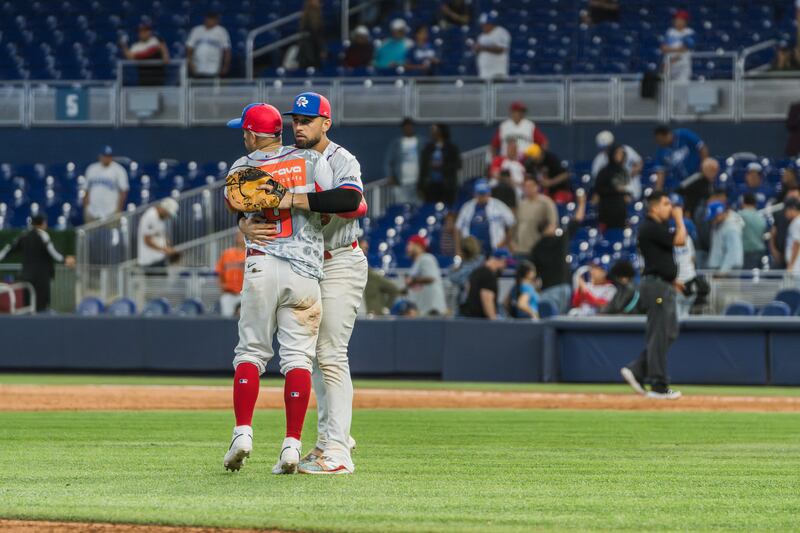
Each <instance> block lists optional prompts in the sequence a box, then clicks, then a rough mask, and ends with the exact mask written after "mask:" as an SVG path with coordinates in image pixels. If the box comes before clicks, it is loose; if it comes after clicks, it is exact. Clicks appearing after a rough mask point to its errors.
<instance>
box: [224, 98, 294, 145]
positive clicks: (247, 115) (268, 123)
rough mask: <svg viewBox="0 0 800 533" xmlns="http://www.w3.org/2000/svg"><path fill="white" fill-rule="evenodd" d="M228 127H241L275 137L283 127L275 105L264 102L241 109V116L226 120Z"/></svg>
mask: <svg viewBox="0 0 800 533" xmlns="http://www.w3.org/2000/svg"><path fill="white" fill-rule="evenodd" d="M228 127H229V128H242V129H243V130H249V131H252V132H254V133H268V134H270V135H274V136H276V137H277V136H279V135H280V134H281V130H282V129H283V118H282V117H281V112H280V111H278V109H277V108H276V107H275V106H271V105H269V104H264V103H257V104H250V105H248V106H247V107H245V108H244V111H242V118H235V119H233V120H229V121H228Z"/></svg>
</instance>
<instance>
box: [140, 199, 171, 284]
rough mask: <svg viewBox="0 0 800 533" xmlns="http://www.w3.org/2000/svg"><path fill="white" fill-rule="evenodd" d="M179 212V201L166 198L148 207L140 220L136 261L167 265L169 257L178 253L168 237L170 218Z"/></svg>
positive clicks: (148, 265) (157, 265)
mask: <svg viewBox="0 0 800 533" xmlns="http://www.w3.org/2000/svg"><path fill="white" fill-rule="evenodd" d="M177 214H178V202H176V201H175V200H174V199H172V198H164V199H163V200H161V201H160V202H159V203H158V204H157V205H154V206H152V207H150V208H149V209H147V210H146V211H145V212H144V214H142V218H141V219H140V220H139V231H138V232H137V244H138V246H137V250H138V254H137V256H136V263H137V264H138V265H139V266H142V267H162V268H163V267H166V266H167V259H169V258H170V257H172V256H174V255H175V254H176V252H175V249H174V248H172V247H171V246H170V245H169V240H168V239H167V224H166V220H167V219H168V218H175V216H176V215H177Z"/></svg>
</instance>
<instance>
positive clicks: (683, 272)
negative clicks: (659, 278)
mask: <svg viewBox="0 0 800 533" xmlns="http://www.w3.org/2000/svg"><path fill="white" fill-rule="evenodd" d="M669 199H670V201H671V202H672V205H673V206H676V207H681V208H683V207H684V200H683V198H682V197H681V196H680V195H678V194H670V195H669ZM683 224H684V227H685V228H686V238H685V240H684V243H683V244H680V245H678V244H673V247H672V248H673V250H672V255H673V258H674V259H675V265H676V266H677V267H678V275H677V276H676V277H675V281H674V283H673V286H674V288H675V302H676V305H677V308H678V318H683V317H685V316H689V313H690V311H691V309H692V306H693V305H694V302H695V298H696V296H697V295H696V290H695V289H696V285H697V283H698V282H697V254H696V252H695V248H694V239H695V238H696V236H697V228H695V227H694V222H692V219H690V218H685V219H684V220H683ZM669 227H670V230H672V231H673V232H674V231H675V230H676V222H675V220H674V219H670V220H669Z"/></svg>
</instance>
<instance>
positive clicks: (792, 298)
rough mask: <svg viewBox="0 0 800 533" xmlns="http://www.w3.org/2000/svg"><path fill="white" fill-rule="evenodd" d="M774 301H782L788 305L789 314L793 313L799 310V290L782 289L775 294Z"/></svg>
mask: <svg viewBox="0 0 800 533" xmlns="http://www.w3.org/2000/svg"><path fill="white" fill-rule="evenodd" d="M774 301H776V302H784V303H785V304H786V305H788V306H789V310H790V311H791V312H790V314H792V315H794V314H796V313H798V312H800V290H798V289H784V290H782V291H779V292H778V294H776V295H775V299H774Z"/></svg>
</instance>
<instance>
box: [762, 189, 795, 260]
mask: <svg viewBox="0 0 800 533" xmlns="http://www.w3.org/2000/svg"><path fill="white" fill-rule="evenodd" d="M795 200H796V201H798V202H800V188H798V187H792V188H789V189H787V190H786V194H785V195H784V198H783V209H781V210H780V211H778V212H777V213H775V214H774V215H773V218H774V223H773V225H772V230H770V238H769V251H770V254H771V255H772V266H773V268H777V269H783V268H786V257H785V250H786V239H787V233H788V231H789V222H790V220H789V219H788V216H787V214H786V206H787V202H793V201H795Z"/></svg>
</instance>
